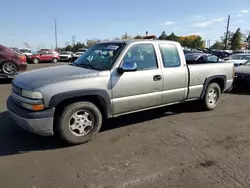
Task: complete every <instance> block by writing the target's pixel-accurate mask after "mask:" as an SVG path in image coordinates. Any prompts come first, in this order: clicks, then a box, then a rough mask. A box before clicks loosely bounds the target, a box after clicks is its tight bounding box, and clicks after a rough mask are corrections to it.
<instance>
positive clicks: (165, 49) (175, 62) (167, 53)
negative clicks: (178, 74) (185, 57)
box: [159, 43, 181, 68]
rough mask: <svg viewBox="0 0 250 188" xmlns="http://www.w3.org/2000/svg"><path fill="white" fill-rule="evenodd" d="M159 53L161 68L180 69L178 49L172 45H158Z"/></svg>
mask: <svg viewBox="0 0 250 188" xmlns="http://www.w3.org/2000/svg"><path fill="white" fill-rule="evenodd" d="M159 48H160V51H161V56H162V61H163V66H164V67H165V68H168V67H180V65H181V60H180V55H179V52H178V49H177V47H176V45H174V44H167V43H166V44H164V43H162V44H159Z"/></svg>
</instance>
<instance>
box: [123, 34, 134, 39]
mask: <svg viewBox="0 0 250 188" xmlns="http://www.w3.org/2000/svg"><path fill="white" fill-rule="evenodd" d="M121 39H122V40H128V39H133V37H132V36H130V35H128V33H125V34H124V35H122V36H121Z"/></svg>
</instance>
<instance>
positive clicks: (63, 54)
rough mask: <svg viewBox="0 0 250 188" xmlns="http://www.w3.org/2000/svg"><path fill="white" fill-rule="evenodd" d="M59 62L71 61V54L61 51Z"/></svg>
mask: <svg viewBox="0 0 250 188" xmlns="http://www.w3.org/2000/svg"><path fill="white" fill-rule="evenodd" d="M59 56H60V61H72V57H73V52H70V51H61V53H60V55H59Z"/></svg>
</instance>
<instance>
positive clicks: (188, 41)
mask: <svg viewBox="0 0 250 188" xmlns="http://www.w3.org/2000/svg"><path fill="white" fill-rule="evenodd" d="M147 34H148V33H147V32H146V35H147ZM143 38H144V36H142V35H137V36H131V35H128V34H127V33H125V34H124V35H122V36H121V37H117V38H114V39H115V40H119V39H121V40H124V39H125V40H126V39H143ZM155 38H156V39H158V40H172V41H177V42H179V43H180V44H181V45H182V46H184V47H189V48H194V49H204V48H205V42H204V40H203V39H202V37H201V36H199V35H187V36H177V35H176V34H175V33H174V32H172V33H171V34H169V35H168V34H167V33H166V32H165V31H162V33H161V35H160V36H158V37H156V36H155ZM100 41H101V40H100V39H89V40H87V42H86V43H82V42H77V43H74V44H71V45H67V46H66V47H63V48H59V49H58V50H59V51H62V50H66V51H72V52H77V51H78V50H79V49H80V48H89V47H91V46H92V45H94V44H96V43H98V42H100ZM227 41H228V42H227V45H226V46H225V42H226V37H221V39H220V40H217V41H216V42H215V43H214V44H213V45H212V46H211V47H210V48H211V49H219V50H222V49H231V50H238V49H241V48H242V47H247V46H248V47H250V32H249V34H248V36H246V37H245V36H244V35H243V34H242V33H241V31H240V28H238V29H237V30H236V31H235V32H231V31H230V32H229V33H228V40H227ZM248 44H249V45H248Z"/></svg>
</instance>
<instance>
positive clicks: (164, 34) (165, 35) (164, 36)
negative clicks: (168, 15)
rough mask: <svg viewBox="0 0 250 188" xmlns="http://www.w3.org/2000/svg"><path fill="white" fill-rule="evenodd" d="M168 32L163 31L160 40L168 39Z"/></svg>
mask: <svg viewBox="0 0 250 188" xmlns="http://www.w3.org/2000/svg"><path fill="white" fill-rule="evenodd" d="M166 38H167V34H166V32H165V31H162V33H161V35H160V36H159V40H166Z"/></svg>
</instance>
